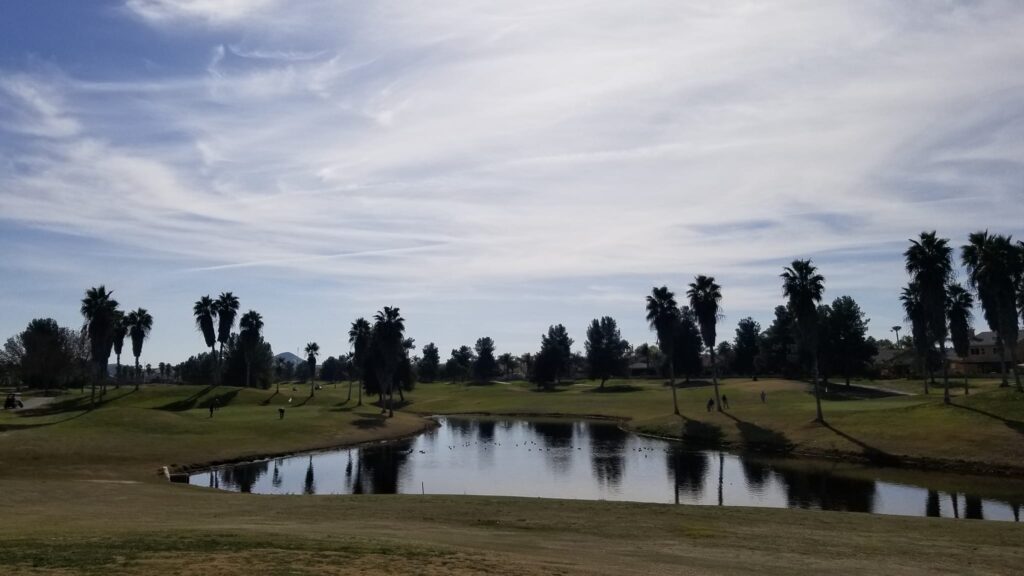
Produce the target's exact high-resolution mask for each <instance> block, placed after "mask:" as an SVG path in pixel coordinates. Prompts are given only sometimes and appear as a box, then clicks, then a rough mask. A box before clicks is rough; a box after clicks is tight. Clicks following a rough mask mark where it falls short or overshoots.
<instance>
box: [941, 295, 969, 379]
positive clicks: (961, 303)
mask: <svg viewBox="0 0 1024 576" xmlns="http://www.w3.org/2000/svg"><path fill="white" fill-rule="evenodd" d="M973 306H974V297H973V296H971V293H970V292H968V291H967V290H966V289H965V288H964V287H963V286H961V285H959V284H956V283H953V284H950V285H949V287H948V288H946V315H947V316H948V317H949V338H950V340H952V341H953V350H954V351H955V352H956V355H957V356H959V357H960V360H961V362H962V361H963V360H964V359H966V358H967V355H968V354H969V353H970V348H971V317H972V314H971V308H972V307H973ZM970 393H971V391H970V388H969V387H968V385H967V370H966V366H965V369H964V396H966V395H968V394H970Z"/></svg>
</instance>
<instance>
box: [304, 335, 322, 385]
mask: <svg viewBox="0 0 1024 576" xmlns="http://www.w3.org/2000/svg"><path fill="white" fill-rule="evenodd" d="M319 355H320V345H319V344H317V343H316V342H310V343H308V344H306V364H308V365H309V397H310V398H312V397H313V394H314V392H315V391H316V357H317V356H319Z"/></svg>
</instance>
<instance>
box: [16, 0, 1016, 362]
mask: <svg viewBox="0 0 1024 576" xmlns="http://www.w3.org/2000/svg"><path fill="white" fill-rule="evenodd" d="M1021 30H1024V5H1021V4H1020V3H1019V2H1016V1H1009V0H1008V1H992V2H988V1H976V2H969V1H912V2H899V3H895V2H889V1H888V0H884V1H883V0H878V1H871V0H866V1H863V2H830V1H823V0H813V1H806V2H804V1H764V2H726V1H719V0H708V1H695V2H685V1H680V0H665V1H647V0H639V1H635V2H621V1H620V0H589V1H576V0H567V1H557V2H552V1H548V0H544V1H537V2H534V1H532V0H523V1H519V2H507V3H496V2H477V1H458V0H453V1H445V2H424V1H413V0H404V1H394V2H391V1H382V2H373V3H370V2H361V1H352V2H348V1H333V0H305V1H303V2H299V3H294V2H286V1H285V0H117V1H115V0H103V1H101V0H94V1H89V2H65V1H63V0H22V1H18V0H0V336H2V337H3V338H6V337H8V336H11V335H13V334H15V333H16V332H18V331H20V330H21V329H23V328H24V326H25V325H26V324H27V323H28V322H29V320H31V319H32V318H36V317H52V318H54V319H56V320H57V321H58V322H60V323H61V324H64V325H70V326H79V325H80V324H81V318H80V316H79V315H78V305H79V300H80V299H81V297H82V295H83V292H84V291H85V289H86V288H88V287H90V286H95V285H100V284H104V285H106V286H107V287H108V288H111V289H113V290H114V294H115V298H116V299H117V300H118V301H119V302H120V303H121V306H122V308H126V309H134V308H137V307H144V308H147V309H148V310H149V311H150V312H151V313H152V314H153V316H154V319H155V321H154V328H153V332H152V335H151V338H150V340H149V341H148V342H147V344H146V346H145V348H144V352H143V356H142V362H143V363H146V362H151V363H154V364H155V363H157V362H161V361H167V362H178V361H181V360H183V359H185V358H186V357H188V356H189V355H191V354H195V353H197V352H200V351H202V350H203V347H204V345H203V341H202V337H201V335H200V334H199V333H198V332H197V331H196V329H195V326H194V323H193V320H192V317H191V307H192V304H193V303H194V302H195V301H196V300H197V299H198V298H199V297H200V296H203V295H206V294H210V295H212V296H214V297H215V296H216V295H217V294H219V293H220V292H223V291H232V292H234V293H235V294H236V295H237V296H239V298H240V299H241V305H242V311H243V312H244V311H247V310H250V309H254V310H257V311H259V312H260V313H261V314H262V315H263V317H264V321H265V336H266V338H267V339H268V341H269V342H270V343H271V345H272V346H273V348H274V350H275V352H283V351H292V352H295V351H297V350H298V349H299V348H301V347H302V346H304V344H305V343H306V342H309V341H316V342H318V343H319V344H320V346H321V349H322V351H323V352H324V356H325V357H326V356H327V355H335V354H338V353H343V352H346V351H347V350H348V344H347V331H348V327H349V324H350V323H351V321H352V320H354V319H355V318H357V317H360V316H366V317H370V316H372V314H373V313H374V312H375V311H377V310H378V309H380V308H381V307H383V306H398V307H400V308H401V312H402V315H403V316H404V317H405V319H406V325H407V331H408V333H409V335H410V336H412V337H413V338H415V339H416V343H417V345H418V346H422V345H423V344H426V343H427V342H435V343H436V344H437V345H438V347H439V348H440V349H441V351H442V356H447V353H448V351H449V350H450V349H451V348H453V347H457V346H459V345H462V344H468V345H472V344H473V342H474V341H475V340H476V339H477V338H479V337H481V336H490V337H492V338H494V340H495V341H496V343H497V347H498V350H499V352H503V351H510V352H514V353H522V352H527V351H533V350H536V349H537V348H538V347H539V342H540V335H541V334H542V333H543V332H544V331H546V329H547V327H548V326H549V325H551V324H555V323H562V324H565V325H566V327H567V328H568V329H569V331H570V334H571V335H572V336H573V337H574V338H575V340H576V346H575V348H577V349H580V350H582V347H583V341H584V339H585V329H586V326H587V324H588V323H589V321H590V320H591V319H593V318H597V317H601V316H605V315H608V316H612V317H614V318H615V319H616V320H617V321H618V323H619V326H620V328H621V330H622V333H623V336H624V337H625V338H626V339H628V340H629V341H630V342H632V343H634V344H639V343H641V342H645V341H654V339H655V338H654V335H653V334H652V333H651V332H650V330H649V328H648V327H647V325H646V323H645V320H644V297H645V296H646V295H647V294H648V293H649V292H650V289H651V287H653V286H661V285H667V286H669V287H670V288H671V289H673V290H674V291H675V292H676V293H677V295H678V296H679V298H680V300H682V299H684V293H685V290H686V285H687V284H688V283H689V282H690V281H692V279H693V277H694V276H695V275H697V274H707V275H711V276H714V277H715V278H716V279H717V280H718V282H719V283H720V284H721V285H722V291H723V295H724V298H723V301H722V307H723V310H722V311H723V319H722V320H721V325H720V328H719V330H718V332H719V335H720V338H731V336H732V332H733V329H734V328H735V325H736V322H738V321H739V320H740V319H741V318H744V317H747V316H752V317H753V318H755V319H756V320H758V321H759V322H761V325H762V327H765V328H766V327H767V326H768V324H769V323H770V321H771V318H772V315H773V313H772V311H773V309H774V307H775V306H777V305H779V304H782V303H783V297H782V291H781V285H780V280H779V278H778V275H779V273H780V272H781V271H782V268H783V266H785V265H787V264H788V263H789V262H791V261H792V260H793V259H796V258H811V259H813V261H814V263H815V264H816V265H817V266H818V267H819V269H820V271H821V273H822V274H824V276H825V277H826V289H827V290H826V300H829V301H831V300H832V299H834V298H837V297H839V296H841V295H850V296H853V297H854V298H855V299H856V300H857V301H858V302H859V303H860V304H861V307H862V308H863V309H864V311H865V312H866V314H867V315H868V316H869V317H870V318H871V323H870V331H871V334H872V335H874V336H876V337H887V336H891V333H890V330H889V329H890V327H891V326H893V325H896V324H901V323H903V319H902V316H903V315H902V313H901V311H900V308H899V303H898V299H897V296H898V294H899V290H900V288H901V286H902V285H903V284H904V283H905V282H906V280H907V277H906V274H905V272H904V270H903V265H902V256H901V253H902V251H903V250H904V249H905V248H906V246H907V244H908V239H909V238H911V237H914V236H916V235H917V234H919V233H920V232H921V231H922V230H933V229H935V230H938V232H939V233H940V235H942V236H944V237H947V238H950V239H951V242H952V243H953V244H954V245H956V246H960V245H962V244H963V243H964V241H965V240H966V236H967V234H968V233H969V232H971V231H974V230H978V229H986V228H987V229H990V230H992V231H995V232H1000V233H1007V234H1013V235H1015V236H1016V237H1024V201H1022V200H1024V75H1022V74H1021V70H1024V34H1021V33H1020V31H1021ZM960 276H961V278H963V274H962V272H961V274H960ZM982 328H983V327H982Z"/></svg>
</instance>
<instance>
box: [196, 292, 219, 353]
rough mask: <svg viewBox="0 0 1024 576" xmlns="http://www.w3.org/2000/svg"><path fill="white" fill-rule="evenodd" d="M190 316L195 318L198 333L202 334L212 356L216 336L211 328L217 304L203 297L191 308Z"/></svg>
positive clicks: (207, 297)
mask: <svg viewBox="0 0 1024 576" xmlns="http://www.w3.org/2000/svg"><path fill="white" fill-rule="evenodd" d="M192 315H193V316H195V319H196V326H197V327H198V328H199V331H200V332H202V333H203V339H205V340H206V347H207V348H209V349H210V353H211V354H213V353H214V347H215V346H216V345H217V334H216V331H215V330H214V328H213V319H214V318H215V317H216V316H217V303H216V302H214V301H213V299H212V298H210V297H209V296H208V295H207V296H203V297H202V298H200V299H199V300H197V301H196V303H195V305H194V306H192Z"/></svg>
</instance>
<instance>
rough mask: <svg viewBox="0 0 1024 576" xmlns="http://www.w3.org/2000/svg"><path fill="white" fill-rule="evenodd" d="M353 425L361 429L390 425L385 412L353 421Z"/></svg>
mask: <svg viewBox="0 0 1024 576" xmlns="http://www.w3.org/2000/svg"><path fill="white" fill-rule="evenodd" d="M352 425H353V426H355V427H356V428H359V429H360V430H373V429H376V428H383V427H385V426H387V425H388V419H387V417H386V416H385V415H383V414H377V415H374V416H366V417H364V418H359V419H356V420H353V421H352Z"/></svg>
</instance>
